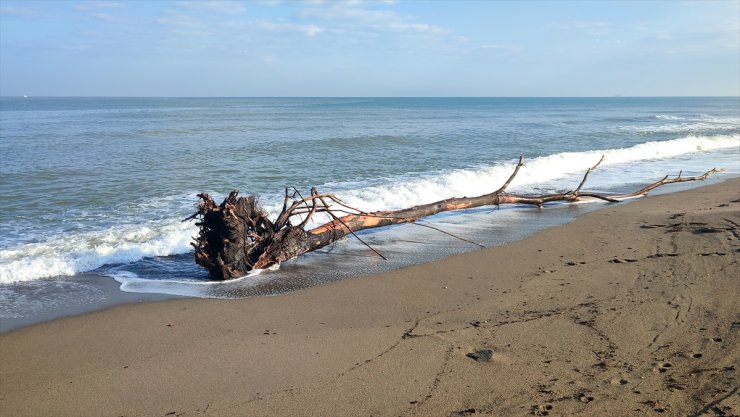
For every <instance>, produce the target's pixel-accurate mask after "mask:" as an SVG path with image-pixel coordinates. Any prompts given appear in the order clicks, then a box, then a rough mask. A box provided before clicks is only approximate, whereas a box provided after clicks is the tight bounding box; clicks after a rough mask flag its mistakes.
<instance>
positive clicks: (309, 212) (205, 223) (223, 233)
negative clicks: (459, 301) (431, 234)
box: [186, 157, 717, 280]
mask: <svg viewBox="0 0 740 417" xmlns="http://www.w3.org/2000/svg"><path fill="white" fill-rule="evenodd" d="M603 159H604V158H603V157H602V158H601V160H600V161H599V162H598V163H597V164H596V165H594V166H593V167H591V168H589V169H588V171H586V173H585V175H584V176H583V180H582V181H581V183H580V184H579V185H578V187H577V188H575V189H574V190H572V191H568V192H565V193H556V194H547V195H539V196H520V195H515V194H510V193H507V192H506V188H507V187H508V186H509V184H510V183H511V181H512V180H513V179H514V177H516V175H517V173H518V172H519V169H520V168H521V167H522V166H523V158H521V157H520V158H519V163H518V164H517V166H516V168H515V169H514V172H513V173H512V174H511V176H510V177H509V179H508V180H507V181H506V182H505V183H504V185H503V186H501V188H499V189H498V190H496V191H494V192H492V193H489V194H484V195H481V196H478V197H462V198H449V199H446V200H442V201H437V202H434V203H430V204H422V205H418V206H414V207H411V208H406V209H402V210H394V211H376V212H372V213H366V212H363V211H361V210H358V209H355V208H353V207H350V206H348V205H347V204H345V203H344V202H342V201H341V200H340V199H339V198H337V197H336V196H334V195H332V194H319V192H318V191H317V190H316V189H315V188H312V189H311V194H310V196H308V197H305V198H304V197H303V196H302V195H301V194H300V193H299V192H298V191H297V190H295V192H294V193H293V195H292V196H291V195H289V192H288V189H287V188H286V190H285V199H284V203H283V209H282V211H281V212H280V214H279V215H278V216H277V218H276V219H275V221H274V222H273V221H271V220H270V219H269V218H268V216H267V213H266V212H265V211H264V210H263V209H262V208H261V207H260V206H259V204H258V203H257V199H256V198H255V197H254V196H247V197H238V194H239V193H238V191H232V192H231V193H230V194H229V196H228V197H226V199H224V201H223V202H222V203H221V204H220V205H217V204H216V203H215V202H214V201H213V199H212V198H211V197H210V196H209V195H208V194H205V193H203V194H198V197H199V198H200V202H199V203H198V206H197V207H198V211H197V212H196V213H195V214H193V215H192V216H190V217H189V218H188V219H186V220H190V219H193V218H195V219H197V223H196V225H197V226H198V227H199V228H200V230H199V233H198V236H197V237H196V238H195V241H194V242H193V243H192V245H193V247H194V248H195V262H196V263H197V264H198V265H201V266H203V267H205V268H206V269H208V272H209V275H210V276H211V278H213V279H216V280H228V279H233V278H238V277H240V276H244V275H246V274H247V273H248V272H249V271H252V270H254V269H264V268H268V267H270V266H273V265H279V264H280V263H281V262H284V261H286V260H288V259H292V258H295V257H297V256H300V255H302V254H304V253H307V252H311V251H314V250H316V249H319V248H322V247H324V246H326V245H329V244H331V243H332V242H335V241H336V240H337V239H340V238H342V237H344V236H347V235H349V234H352V235H354V232H357V231H359V230H364V229H371V228H375V227H382V226H389V225H393V224H401V223H413V222H415V221H416V220H418V219H420V218H423V217H427V216H432V215H434V214H437V213H442V212H446V211H453V210H462V209H469V208H475V207H482V206H493V205H495V206H498V205H501V204H529V205H536V206H539V207H542V206H544V205H545V204H546V203H551V202H557V201H562V202H575V201H578V200H579V199H581V198H583V197H588V198H595V199H600V200H604V201H608V202H618V201H620V200H623V199H626V198H631V197H637V196H642V195H645V194H647V193H648V192H649V191H651V190H653V189H655V188H657V187H659V186H662V185H666V184H672V183H677V182H686V181H700V180H704V179H706V178H707V177H708V176H709V175H710V174H712V173H715V172H717V170H716V169H712V170H711V171H708V172H706V173H704V174H703V175H699V176H692V177H682V176H681V173H679V174H678V176H677V177H675V178H669V177H668V176H666V177H664V178H663V179H661V180H659V181H656V182H653V183H651V184H649V185H648V186H646V187H644V188H642V189H640V190H638V191H635V192H634V193H630V194H624V195H612V196H606V195H601V194H597V193H586V192H581V188H582V187H583V185H584V184H585V183H586V179H587V178H588V176H589V174H590V173H591V172H592V171H593V170H594V169H596V167H597V166H599V164H601V162H602V161H603ZM296 197H297V198H296ZM291 198H292V199H293V201H291ZM289 203H290V204H289ZM316 213H326V214H328V215H329V216H330V218H331V219H332V220H331V221H329V222H327V223H325V224H323V225H321V226H318V227H316V228H314V229H311V230H308V231H306V230H305V229H304V227H305V226H306V224H308V222H309V221H310V220H311V218H312V217H313V216H314V215H315V214H316ZM337 213H339V214H341V216H339V215H337ZM295 218H299V219H301V220H300V223H299V224H297V225H293V223H292V222H291V220H292V219H295ZM428 227H431V226H428ZM445 233H446V232H445ZM355 237H357V236H356V235H355ZM357 238H358V239H359V240H360V241H362V239H360V238H359V237H357ZM463 240H464V239H463ZM363 243H364V242H363ZM368 247H369V245H368ZM370 249H372V247H371V248H370ZM373 251H375V250H374V249H373ZM375 253H376V254H378V255H379V256H381V257H382V255H381V254H380V253H378V252H377V251H375Z"/></svg>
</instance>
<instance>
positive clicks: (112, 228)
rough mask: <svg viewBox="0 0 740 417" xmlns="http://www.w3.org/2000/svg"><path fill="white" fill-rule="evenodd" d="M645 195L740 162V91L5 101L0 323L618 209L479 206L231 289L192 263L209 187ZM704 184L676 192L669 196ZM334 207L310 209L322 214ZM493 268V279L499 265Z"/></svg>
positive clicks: (294, 284) (307, 282)
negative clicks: (674, 180)
mask: <svg viewBox="0 0 740 417" xmlns="http://www.w3.org/2000/svg"><path fill="white" fill-rule="evenodd" d="M520 155H523V156H524V163H525V165H524V167H523V168H522V170H521V172H520V173H519V175H518V176H517V177H516V178H515V180H514V181H513V182H512V184H511V185H510V187H509V191H510V192H512V193H520V194H543V193H552V192H562V191H567V190H570V189H573V188H575V187H576V186H577V185H578V183H579V182H580V180H581V178H582V176H583V174H584V173H585V171H586V170H587V169H588V168H589V167H590V166H592V165H594V164H595V163H596V162H598V160H599V159H600V158H601V157H602V156H604V161H603V162H602V164H601V165H600V166H599V167H598V169H597V170H596V171H595V172H594V173H592V174H591V175H590V177H589V178H588V182H587V183H586V185H585V186H584V190H588V191H595V192H601V193H605V194H619V193H624V192H630V191H635V190H637V189H639V188H640V187H642V186H644V185H645V184H647V183H649V182H652V181H655V180H658V179H660V178H662V177H664V176H665V175H669V174H670V175H677V174H679V172H680V173H682V175H685V176H687V175H699V174H702V173H703V172H705V171H707V170H709V169H711V168H715V167H716V168H721V169H724V170H725V171H724V172H722V173H720V174H717V175H715V176H713V177H710V179H709V180H708V181H707V182H704V183H702V184H706V183H715V182H718V181H722V180H724V179H727V178H730V177H735V176H738V175H740V98H739V97H661V98H626V97H609V98H109V97H0V332H7V331H10V330H13V329H16V328H19V327H22V326H26V325H29V324H33V323H38V322H42V321H46V320H51V319H54V318H57V317H63V316H67V315H72V314H79V313H82V312H86V311H94V310H98V309H102V308H107V307H110V306H114V305H118V304H122V303H137V302H145V301H151V300H160V299H166V298H178V297H200V298H231V299H239V298H244V297H256V296H271V295H277V294H283V293H287V292H293V291H301V290H303V289H306V288H309V287H312V286H316V285H322V284H326V283H330V282H333V281H337V280H341V279H351V278H353V277H357V276H363V275H367V274H373V273H378V272H383V271H388V270H392V269H396V268H403V267H406V266H409V265H413V264H416V263H420V262H427V261H430V260H433V259H439V258H442V257H445V256H449V255H452V254H455V253H460V252H465V251H471V250H477V249H479V248H480V247H479V246H478V245H475V244H472V243H471V242H476V243H478V244H480V245H483V246H496V245H501V244H505V243H507V242H510V241H512V240H516V239H522V238H524V237H526V236H529V235H531V234H533V233H535V232H537V231H539V230H542V229H544V228H547V227H553V226H557V225H559V224H563V223H566V222H569V221H571V220H573V219H575V218H576V217H578V216H580V215H582V214H584V213H586V212H589V211H593V210H598V209H599V208H602V207H605V206H606V205H607V204H609V203H604V202H584V203H582V204H553V205H551V206H546V207H544V208H537V207H518V206H501V207H483V208H478V209H472V210H464V211H462V212H454V213H443V214H440V215H437V216H434V217H432V218H429V219H425V220H423V221H422V222H420V223H423V224H426V225H429V226H433V227H434V228H428V227H419V226H418V225H413V224H408V225H400V226H391V227H387V228H383V229H377V230H366V231H363V232H361V233H360V236H361V238H362V240H363V241H365V242H366V243H368V244H369V245H370V246H372V247H373V248H374V249H375V250H377V251H378V252H380V253H382V254H383V255H384V257H385V258H387V259H385V260H384V259H382V258H380V257H378V256H377V255H375V253H374V252H372V251H371V250H370V249H369V248H368V247H367V246H365V245H364V244H362V243H361V242H359V241H358V240H357V239H356V238H355V237H348V238H345V239H343V240H340V241H338V242H336V243H335V244H333V245H331V246H330V247H327V248H324V249H322V250H320V251H317V252H314V253H310V254H307V255H305V256H302V257H300V258H298V259H296V260H293V261H289V262H286V263H284V264H283V265H281V266H280V267H279V268H273V269H271V270H267V271H255V272H254V273H251V274H249V275H248V276H245V277H243V278H240V279H237V280H234V281H229V282H212V281H210V280H209V279H208V275H207V273H206V271H205V270H203V269H202V268H200V267H198V266H197V265H196V264H195V262H194V260H193V250H192V247H191V245H190V243H191V241H192V238H193V236H195V234H196V233H197V228H196V226H195V224H194V221H183V219H185V218H187V217H188V216H190V215H191V214H192V213H194V211H195V203H196V202H197V200H198V198H197V196H196V195H197V194H198V193H202V192H207V193H209V194H211V195H213V196H215V197H216V199H217V200H218V199H221V198H223V197H224V196H226V195H228V193H229V192H230V191H231V190H239V191H240V192H241V194H243V195H246V194H254V195H256V196H258V198H259V201H260V203H261V204H262V206H263V207H264V208H265V209H266V210H267V211H268V213H270V214H271V215H273V216H274V215H275V214H276V213H277V212H279V210H280V208H281V207H282V201H283V195H284V194H283V193H284V190H285V188H286V187H289V189H290V191H291V192H293V191H294V190H298V191H300V192H301V193H308V192H309V191H308V190H309V189H310V188H311V187H314V186H315V187H317V189H318V190H319V191H320V192H322V193H333V194H335V195H337V196H338V197H340V198H341V199H343V200H344V201H345V202H347V203H348V204H349V205H351V206H354V207H357V208H360V209H362V210H365V211H374V210H391V209H399V208H405V207H410V206H413V205H417V204H422V203H429V202H433V201H437V200H441V199H445V198H449V197H463V196H468V197H470V196H476V195H481V194H486V193H489V192H491V191H494V190H495V189H497V188H499V187H500V186H501V185H502V184H503V183H504V182H505V181H506V179H507V178H508V177H509V175H510V174H511V172H512V171H513V169H514V167H515V166H516V162H517V160H518V158H519V156H520ZM697 185H701V184H696V183H686V184H681V185H671V186H666V187H664V188H662V189H659V190H656V192H673V191H677V190H683V189H686V188H688V187H694V186H697ZM322 220H323V219H321V218H317V219H316V221H315V222H314V223H313V224H309V225H308V227H313V226H316V225H318V224H320V223H321V221H322ZM491 279H495V277H492V278H491Z"/></svg>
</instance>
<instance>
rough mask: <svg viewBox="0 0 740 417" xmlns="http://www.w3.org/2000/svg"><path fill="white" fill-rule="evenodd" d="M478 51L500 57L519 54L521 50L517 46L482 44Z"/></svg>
mask: <svg viewBox="0 0 740 417" xmlns="http://www.w3.org/2000/svg"><path fill="white" fill-rule="evenodd" d="M478 49H480V50H483V51H490V52H494V53H498V54H502V55H513V54H516V53H519V52H521V51H522V50H523V48H522V47H521V46H519V45H505V44H483V45H480V46H478Z"/></svg>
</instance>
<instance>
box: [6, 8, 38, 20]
mask: <svg viewBox="0 0 740 417" xmlns="http://www.w3.org/2000/svg"><path fill="white" fill-rule="evenodd" d="M0 15H2V16H14V17H39V16H40V13H39V11H38V10H36V9H32V8H30V7H15V6H0Z"/></svg>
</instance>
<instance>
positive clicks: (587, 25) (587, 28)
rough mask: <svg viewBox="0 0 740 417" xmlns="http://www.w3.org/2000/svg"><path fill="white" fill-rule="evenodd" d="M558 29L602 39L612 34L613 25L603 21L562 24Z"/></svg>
mask: <svg viewBox="0 0 740 417" xmlns="http://www.w3.org/2000/svg"><path fill="white" fill-rule="evenodd" d="M558 27H559V28H560V29H562V30H566V31H576V32H582V33H585V34H587V35H590V36H595V37H601V36H606V35H608V34H610V33H611V31H612V29H613V25H612V24H611V23H609V22H601V21H590V22H589V21H575V22H565V23H560V24H559V25H558Z"/></svg>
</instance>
